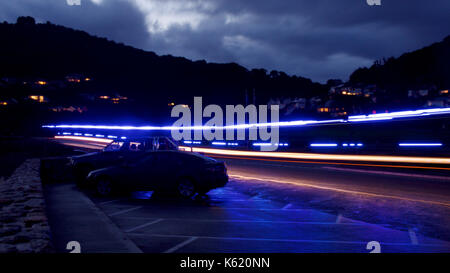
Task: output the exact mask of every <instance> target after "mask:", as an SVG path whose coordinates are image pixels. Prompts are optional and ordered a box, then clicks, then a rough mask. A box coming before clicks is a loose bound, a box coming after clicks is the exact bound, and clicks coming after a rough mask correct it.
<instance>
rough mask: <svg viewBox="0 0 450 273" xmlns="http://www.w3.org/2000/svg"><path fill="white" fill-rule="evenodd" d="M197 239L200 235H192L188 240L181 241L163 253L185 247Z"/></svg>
mask: <svg viewBox="0 0 450 273" xmlns="http://www.w3.org/2000/svg"><path fill="white" fill-rule="evenodd" d="M197 239H198V237H191V238H189V239H187V240H186V241H184V242H182V243H180V244H178V245H176V246H174V247H172V248H170V249H168V250H166V251H164V252H163V253H173V252H175V251H177V250H178V249H180V248H182V247H184V246H185V245H188V244H190V243H192V242H193V241H195V240H197Z"/></svg>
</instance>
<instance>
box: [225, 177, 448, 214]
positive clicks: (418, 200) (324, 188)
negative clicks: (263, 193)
mask: <svg viewBox="0 0 450 273" xmlns="http://www.w3.org/2000/svg"><path fill="white" fill-rule="evenodd" d="M229 176H230V178H233V179H241V180H246V181H250V182H251V181H252V180H253V181H262V182H272V183H280V184H289V185H294V186H303V187H310V188H315V189H321V190H332V191H337V192H342V193H349V194H357V195H362V196H371V197H381V198H391V199H399V200H404V201H412V202H421V203H428V204H433V205H441V206H446V207H450V203H446V202H439V201H432V200H424V199H416V198H408V197H401V196H396V195H385V194H377V193H371V192H363V191H355V190H347V189H340V188H336V187H329V186H319V185H314V184H313V183H308V182H306V181H303V182H302V181H301V180H295V181H290V180H283V179H276V178H272V177H255V176H247V175H238V174H230V175H229ZM305 182H306V183H305Z"/></svg>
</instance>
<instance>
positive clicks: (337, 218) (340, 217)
mask: <svg viewBox="0 0 450 273" xmlns="http://www.w3.org/2000/svg"><path fill="white" fill-rule="evenodd" d="M341 220H342V214H340V213H339V214H338V216H337V217H336V224H340V223H341Z"/></svg>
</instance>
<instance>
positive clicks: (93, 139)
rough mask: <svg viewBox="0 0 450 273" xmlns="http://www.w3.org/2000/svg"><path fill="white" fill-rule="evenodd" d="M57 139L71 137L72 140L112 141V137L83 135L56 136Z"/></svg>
mask: <svg viewBox="0 0 450 273" xmlns="http://www.w3.org/2000/svg"><path fill="white" fill-rule="evenodd" d="M55 139H70V140H81V141H92V142H100V143H107V144H109V143H111V142H113V140H112V139H106V138H96V137H81V136H55Z"/></svg>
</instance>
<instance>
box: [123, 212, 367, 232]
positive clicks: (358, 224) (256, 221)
mask: <svg viewBox="0 0 450 273" xmlns="http://www.w3.org/2000/svg"><path fill="white" fill-rule="evenodd" d="M121 218H122V219H146V218H145V217H127V216H124V217H121ZM150 219H154V218H150ZM162 220H164V221H185V222H227V223H271V224H302V225H336V224H340V225H349V226H364V225H371V224H368V223H362V222H349V223H336V222H305V221H271V220H239V219H190V218H161V221H162ZM158 222H160V221H158ZM151 223H152V222H151ZM156 223H157V222H156ZM148 224H150V223H148ZM145 225H147V224H144V226H145ZM127 232H128V231H127Z"/></svg>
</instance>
